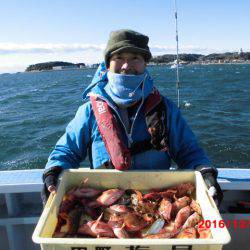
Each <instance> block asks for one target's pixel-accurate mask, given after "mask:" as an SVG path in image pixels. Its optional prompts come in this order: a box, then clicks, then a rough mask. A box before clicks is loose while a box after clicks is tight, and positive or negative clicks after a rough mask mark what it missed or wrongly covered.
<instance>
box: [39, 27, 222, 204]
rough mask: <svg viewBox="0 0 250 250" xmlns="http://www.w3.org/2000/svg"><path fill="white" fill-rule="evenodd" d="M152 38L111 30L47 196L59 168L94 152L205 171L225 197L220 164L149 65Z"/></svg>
mask: <svg viewBox="0 0 250 250" xmlns="http://www.w3.org/2000/svg"><path fill="white" fill-rule="evenodd" d="M148 41H149V38H148V37H147V36H145V35H143V34H141V33H138V32H136V31H133V30H117V31H114V32H111V34H110V38H109V41H108V43H107V46H106V49H105V53H104V59H105V62H104V63H102V64H100V66H99V68H98V70H97V72H96V74H95V76H94V78H93V80H92V83H91V84H90V86H89V87H88V88H87V89H86V90H85V92H84V94H83V98H84V104H83V105H82V106H81V107H80V108H79V109H78V111H77V113H76V116H75V117H74V119H73V120H72V121H71V122H70V123H69V124H68V126H67V128H66V132H65V134H64V135H63V136H62V137H61V138H60V139H59V141H58V142H57V144H56V146H55V149H54V150H53V151H52V153H51V154H50V156H49V159H48V163H47V165H46V168H45V171H44V175H43V181H44V190H43V195H42V198H43V200H44V201H46V197H47V196H48V194H49V193H50V192H55V191H56V183H57V179H58V176H59V174H60V173H61V171H62V170H64V169H69V168H78V167H79V166H80V162H82V161H83V160H84V159H85V158H86V157H87V155H88V157H89V160H90V164H91V168H93V169H98V168H115V169H117V170H122V171H126V170H166V169H169V168H170V166H171V161H172V160H173V161H174V162H175V163H176V164H177V166H178V169H180V170H181V169H183V170H184V169H185V170H186V169H193V170H194V169H196V170H199V171H201V173H202V175H203V177H204V180H205V182H206V184H207V186H208V188H209V190H210V192H211V194H212V195H213V197H214V198H215V200H216V201H217V202H218V203H220V201H221V199H222V196H223V195H222V191H221V189H220V186H219V185H218V183H217V181H216V178H217V170H216V168H214V167H212V166H211V163H210V161H209V159H208V157H207V156H206V154H205V153H204V151H203V150H202V149H201V148H200V147H199V146H198V143H197V141H196V138H195V136H194V134H193V132H192V131H191V129H190V128H189V126H188V125H187V123H186V121H185V120H184V119H183V117H182V115H181V113H180V110H179V109H178V108H177V107H176V106H175V104H174V103H173V102H172V101H170V100H169V99H168V98H166V97H163V96H162V95H161V94H160V93H159V91H158V90H157V89H156V88H155V87H154V84H153V80H152V78H151V77H150V74H149V72H148V71H147V69H146V65H147V62H149V60H150V58H151V57H152V56H151V52H150V50H149V47H148Z"/></svg>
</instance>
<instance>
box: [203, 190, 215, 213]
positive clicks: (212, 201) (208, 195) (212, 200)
mask: <svg viewBox="0 0 250 250" xmlns="http://www.w3.org/2000/svg"><path fill="white" fill-rule="evenodd" d="M205 193H206V195H207V198H208V200H209V202H210V204H211V206H212V207H213V208H214V209H217V206H216V204H215V202H214V199H213V197H211V195H210V194H209V193H208V190H205Z"/></svg>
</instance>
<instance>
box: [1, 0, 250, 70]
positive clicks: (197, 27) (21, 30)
mask: <svg viewBox="0 0 250 250" xmlns="http://www.w3.org/2000/svg"><path fill="white" fill-rule="evenodd" d="M177 4H178V17H179V43H180V45H179V46H180V53H182V52H187V53H202V54H208V53H212V52H225V51H238V50H239V49H240V48H242V49H243V51H250V14H249V13H250V1H249V0H238V1H236V0H227V1H226V0H219V1H218V0H217V1H216V0H203V1H201V0H178V1H177ZM0 6H1V8H0V27H1V28H0V32H1V33H0V34H1V35H0V72H15V71H22V70H24V69H25V68H26V67H27V66H28V65H29V64H34V63H38V62H46V61H54V60H60V61H61V60H63V61H70V62H85V63H95V62H98V61H100V60H102V55H103V49H104V48H105V43H106V41H107V39H108V35H109V33H110V31H111V30H116V29H120V28H130V29H135V30H137V31H139V32H142V33H145V34H147V35H148V36H149V37H150V44H149V45H150V47H151V51H152V53H153V55H159V54H166V53H174V52H175V23H174V0H126V1H118V0H106V1H101V0H71V1H70V0H53V1H51V0H50V1H49V0H43V1H41V0H22V1H20V0H0Z"/></svg>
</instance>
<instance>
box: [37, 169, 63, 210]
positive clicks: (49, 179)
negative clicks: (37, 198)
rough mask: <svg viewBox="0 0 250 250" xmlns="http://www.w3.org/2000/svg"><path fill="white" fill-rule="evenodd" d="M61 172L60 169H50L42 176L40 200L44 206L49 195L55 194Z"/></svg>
mask: <svg viewBox="0 0 250 250" xmlns="http://www.w3.org/2000/svg"><path fill="white" fill-rule="evenodd" d="M61 172H62V168H61V167H52V168H51V169H50V170H48V171H47V172H45V173H44V174H43V183H44V185H43V189H42V192H41V198H42V201H43V205H45V204H46V202H47V199H48V197H49V195H50V193H56V185H57V181H58V176H59V174H60V173H61Z"/></svg>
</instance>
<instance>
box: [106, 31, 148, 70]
mask: <svg viewBox="0 0 250 250" xmlns="http://www.w3.org/2000/svg"><path fill="white" fill-rule="evenodd" d="M148 40H149V38H148V37H147V36H145V35H143V34H141V33H139V32H136V31H133V30H128V29H121V30H116V31H112V32H111V33H110V36H109V40H108V43H107V47H106V49H105V51H104V59H105V64H106V66H109V60H110V57H111V56H112V55H113V54H115V53H122V52H131V53H138V54H141V55H142V56H143V57H144V58H145V61H147V62H148V61H149V59H150V58H151V57H152V55H151V53H150V50H149V47H148Z"/></svg>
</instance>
